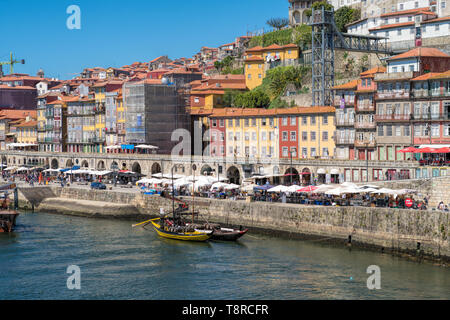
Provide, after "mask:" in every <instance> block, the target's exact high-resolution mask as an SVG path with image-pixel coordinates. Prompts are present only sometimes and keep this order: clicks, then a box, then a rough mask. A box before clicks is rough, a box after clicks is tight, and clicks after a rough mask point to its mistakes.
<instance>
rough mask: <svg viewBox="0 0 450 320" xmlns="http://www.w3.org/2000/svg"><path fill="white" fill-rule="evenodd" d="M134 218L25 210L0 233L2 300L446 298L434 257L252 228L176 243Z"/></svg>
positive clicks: (445, 279) (449, 286) (449, 275)
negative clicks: (228, 237) (226, 239)
mask: <svg viewBox="0 0 450 320" xmlns="http://www.w3.org/2000/svg"><path fill="white" fill-rule="evenodd" d="M132 223H133V222H128V221H115V220H103V219H89V218H81V217H70V216H63V215H51V214H45V213H34V214H31V213H27V214H22V215H21V216H20V217H19V218H18V221H17V228H16V230H15V233H13V234H10V235H7V234H0V299H150V300H152V299H217V300H219V299H276V300H278V299H450V269H449V268H444V267H438V266H434V265H432V264H430V263H417V262H412V261H408V260H405V259H403V258H396V257H392V256H390V255H388V254H381V253H375V252H366V251H362V250H358V249H355V248H353V249H352V250H349V249H348V248H345V247H344V246H330V245H324V244H321V243H320V242H317V241H300V240H285V239H278V238H273V237H268V236H263V235H258V234H251V233H250V234H248V235H246V236H244V238H242V239H241V240H240V241H239V242H237V243H223V242H208V243H186V242H177V241H173V240H165V239H160V238H158V237H157V235H156V234H155V232H154V231H153V230H151V229H150V227H148V230H145V229H143V228H140V227H139V228H135V229H133V228H131V224H132ZM373 265H375V266H378V267H379V268H380V269H379V270H380V277H379V280H380V286H381V289H378V290H377V289H374V290H369V289H368V287H367V279H368V278H369V277H370V276H371V275H370V274H368V273H367V268H368V267H369V266H373ZM69 266H75V267H72V269H71V270H70V272H71V273H67V271H68V267H69ZM74 268H75V269H74ZM77 268H79V271H80V272H79V273H78V272H77V271H76V270H77ZM74 270H75V271H74ZM68 279H69V281H68ZM78 285H79V288H80V289H77V286H78ZM69 288H72V289H69Z"/></svg>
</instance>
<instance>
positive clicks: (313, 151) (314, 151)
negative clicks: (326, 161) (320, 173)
mask: <svg viewBox="0 0 450 320" xmlns="http://www.w3.org/2000/svg"><path fill="white" fill-rule="evenodd" d="M315 156H316V148H311V157H315Z"/></svg>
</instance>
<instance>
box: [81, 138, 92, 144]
mask: <svg viewBox="0 0 450 320" xmlns="http://www.w3.org/2000/svg"><path fill="white" fill-rule="evenodd" d="M81 143H84V144H92V143H94V138H87V139H83V140H82V141H81Z"/></svg>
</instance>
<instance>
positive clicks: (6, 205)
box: [0, 183, 19, 233]
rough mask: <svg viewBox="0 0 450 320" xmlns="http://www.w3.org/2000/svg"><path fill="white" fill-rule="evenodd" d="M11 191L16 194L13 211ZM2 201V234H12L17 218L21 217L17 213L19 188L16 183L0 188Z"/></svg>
mask: <svg viewBox="0 0 450 320" xmlns="http://www.w3.org/2000/svg"><path fill="white" fill-rule="evenodd" d="M11 191H13V193H14V203H13V204H12V206H13V209H11V201H10V199H9V195H10V192H11ZM0 201H1V202H0V203H1V205H0V233H10V232H12V231H13V230H14V227H15V226H16V220H17V217H18V216H19V213H18V212H17V208H18V197H17V186H16V184H15V183H10V184H7V185H3V186H0Z"/></svg>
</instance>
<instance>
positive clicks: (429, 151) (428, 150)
mask: <svg viewBox="0 0 450 320" xmlns="http://www.w3.org/2000/svg"><path fill="white" fill-rule="evenodd" d="M435 150H436V149H433V148H429V147H425V148H422V149H417V150H416V152H417V153H434V151H435Z"/></svg>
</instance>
